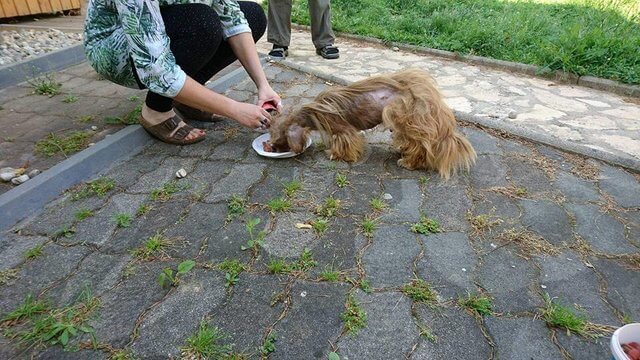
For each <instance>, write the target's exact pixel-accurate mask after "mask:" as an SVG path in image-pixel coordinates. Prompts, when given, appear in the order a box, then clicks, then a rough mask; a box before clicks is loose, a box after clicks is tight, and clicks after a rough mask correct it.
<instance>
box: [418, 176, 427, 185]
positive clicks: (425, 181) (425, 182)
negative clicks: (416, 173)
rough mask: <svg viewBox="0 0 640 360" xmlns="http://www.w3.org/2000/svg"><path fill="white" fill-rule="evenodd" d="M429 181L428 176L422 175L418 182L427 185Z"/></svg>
mask: <svg viewBox="0 0 640 360" xmlns="http://www.w3.org/2000/svg"><path fill="white" fill-rule="evenodd" d="M427 183H429V178H428V177H426V176H420V178H419V179H418V184H420V185H422V186H425V185H427Z"/></svg>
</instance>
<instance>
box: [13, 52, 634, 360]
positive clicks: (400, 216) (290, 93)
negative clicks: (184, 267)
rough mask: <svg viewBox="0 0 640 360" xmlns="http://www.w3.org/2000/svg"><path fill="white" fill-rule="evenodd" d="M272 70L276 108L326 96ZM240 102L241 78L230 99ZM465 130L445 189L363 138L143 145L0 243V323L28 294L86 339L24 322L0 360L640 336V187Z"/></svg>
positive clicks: (363, 353)
mask: <svg viewBox="0 0 640 360" xmlns="http://www.w3.org/2000/svg"><path fill="white" fill-rule="evenodd" d="M343 56H344V55H343ZM267 73H268V76H269V77H270V78H271V79H273V85H274V87H275V89H276V90H277V91H278V92H280V93H281V94H283V96H284V99H285V102H286V103H287V104H288V105H293V104H300V103H304V102H307V101H310V99H311V98H312V97H313V96H315V95H317V94H318V93H319V92H320V91H322V90H324V89H327V88H328V86H329V85H327V84H326V83H325V82H324V81H322V80H319V79H317V78H315V77H312V76H309V75H306V74H302V73H298V72H295V71H293V70H291V69H287V68H283V67H279V66H277V65H275V64H270V65H268V66H267ZM254 91H255V90H254V88H253V85H252V84H251V83H250V82H249V81H248V80H245V81H243V82H241V83H239V84H237V85H236V86H235V87H234V88H232V89H230V90H229V91H228V92H227V95H229V96H231V97H233V98H234V99H236V100H240V101H252V100H253V98H254V96H255V94H254ZM462 131H463V132H464V133H465V134H466V135H467V136H468V137H469V139H470V141H471V142H472V144H473V145H474V147H475V149H476V151H477V152H478V154H479V158H478V163H477V165H476V166H475V167H474V168H473V169H472V171H471V172H470V173H469V174H461V175H459V176H456V177H455V178H454V179H452V181H450V182H448V183H444V182H442V181H441V180H440V179H439V178H438V177H437V176H435V175H434V174H433V173H427V172H421V171H406V170H404V169H401V168H399V167H397V166H396V160H397V155H396V154H394V153H393V152H392V151H390V149H389V148H388V146H387V145H385V144H379V143H373V144H370V145H369V146H368V149H367V152H366V155H365V157H364V159H363V160H362V162H360V163H356V164H352V165H348V164H345V163H334V162H331V161H329V160H328V159H327V157H326V155H325V154H324V152H323V151H322V147H321V146H320V144H318V143H316V144H315V145H314V147H312V148H310V149H308V150H307V151H306V152H305V153H304V154H302V155H300V156H298V157H296V158H293V159H287V160H269V159H264V158H261V157H259V156H257V154H255V153H254V152H253V151H252V150H251V148H250V145H249V144H250V143H251V141H252V140H253V139H254V138H255V136H256V135H257V134H256V133H254V132H249V131H246V130H243V129H239V128H238V127H237V126H235V124H234V123H233V122H231V121H225V122H222V123H218V124H212V125H209V132H208V138H207V140H206V141H205V142H203V143H200V144H197V145H194V146H188V147H177V146H171V145H166V144H162V143H156V144H154V145H152V146H151V147H149V148H147V149H146V150H145V151H144V152H143V153H141V154H139V155H137V156H135V157H133V158H132V159H131V160H129V161H127V162H126V163H123V164H121V165H119V166H117V167H116V168H114V169H111V170H110V171H109V172H108V173H106V174H104V177H103V178H101V179H100V180H96V181H95V182H93V183H92V185H91V186H82V187H79V188H77V189H72V190H71V191H70V192H68V193H67V194H65V195H64V196H62V197H61V198H60V199H59V200H57V201H55V202H53V203H51V204H50V205H48V206H47V208H46V209H45V210H44V212H43V213H42V214H41V215H39V216H37V217H36V218H34V219H30V220H28V221H25V222H23V223H22V224H19V225H18V226H17V227H16V228H15V229H14V230H13V231H12V232H9V233H6V234H2V235H0V237H1V238H2V240H1V241H0V292H1V293H2V296H1V297H0V314H7V313H9V312H11V311H13V310H14V309H16V308H17V307H19V306H20V305H21V304H24V303H25V302H26V301H27V299H28V296H29V294H32V295H33V296H34V297H35V298H37V299H39V300H42V301H44V300H45V299H46V300H47V301H48V302H47V304H48V305H47V307H46V309H48V310H50V311H51V312H52V314H57V315H55V316H54V317H53V318H54V319H57V320H58V321H64V319H65V318H62V317H61V315H60V314H73V316H71V317H70V318H68V320H66V323H67V324H69V326H72V327H74V328H75V329H80V328H81V326H83V327H82V329H84V330H86V331H87V332H89V333H90V334H93V335H94V336H95V343H94V345H95V347H94V345H92V343H91V338H90V336H88V335H87V334H83V332H82V331H80V330H78V335H76V336H70V340H69V342H68V344H67V349H68V350H69V351H63V347H62V346H60V345H55V346H54V345H51V344H43V343H42V341H41V340H42V339H43V337H44V336H45V335H46V331H38V330H37V328H35V327H34V324H35V323H36V322H37V321H38V319H40V322H39V323H42V321H43V319H46V317H45V315H44V314H42V313H38V312H35V314H32V315H31V316H26V315H25V316H22V317H20V318H18V319H14V320H6V321H3V322H2V323H1V325H0V327H2V329H3V333H4V334H6V335H5V336H2V337H0V358H3V359H4V358H18V359H25V358H31V357H32V356H33V357H35V358H42V359H104V358H109V357H111V358H118V359H123V358H129V359H131V358H134V357H135V358H139V359H161V358H171V357H172V358H177V357H181V356H182V357H184V358H197V357H196V356H197V354H198V350H200V351H203V348H196V347H194V346H193V345H190V340H189V339H192V341H191V343H193V337H194V336H195V335H197V334H200V335H206V334H205V331H204V330H203V326H204V327H208V328H209V329H211V328H214V327H216V328H217V329H218V330H217V331H218V332H219V333H218V335H221V336H222V337H221V338H220V339H218V340H217V342H216V343H215V344H216V346H214V347H213V348H212V347H210V348H208V350H211V351H214V350H215V351H222V352H224V353H227V354H229V353H234V354H236V355H238V357H236V358H250V359H254V358H261V357H268V358H269V359H314V358H317V359H326V358H327V357H328V355H329V353H330V352H336V353H337V354H339V356H340V357H341V359H363V358H371V359H403V358H411V359H445V358H451V357H455V358H459V359H495V358H501V359H514V358H523V359H530V358H533V359H560V358H566V359H570V358H573V359H605V358H608V357H609V355H608V354H609V350H608V343H607V342H608V337H607V336H608V335H610V333H611V330H612V329H614V328H615V327H618V326H620V325H621V324H623V323H624V322H628V321H638V320H640V307H639V306H638V301H637V299H638V298H639V297H640V262H639V259H640V240H639V239H640V196H635V195H638V194H640V182H639V179H638V178H637V177H636V176H635V175H633V174H631V173H629V172H627V171H625V170H622V169H620V168H617V167H613V166H609V165H607V164H604V163H602V162H600V161H596V160H592V159H585V158H582V157H579V156H576V155H571V154H567V153H563V152H561V151H557V150H554V149H552V148H549V147H547V146H543V145H539V144H535V143H530V142H527V141H523V140H519V139H514V138H510V137H509V136H505V135H498V134H493V133H488V132H485V131H482V130H480V129H477V128H475V127H473V126H467V127H464V128H463V129H462ZM372 138H382V137H380V136H375V135H372ZM180 168H184V169H185V170H186V171H187V173H188V175H187V177H186V178H184V179H181V180H176V179H175V176H174V173H175V172H176V170H178V169H180ZM372 199H378V200H377V201H374V202H373V203H372ZM421 218H422V226H415V225H416V224H417V223H419V222H421ZM253 219H260V222H259V223H258V224H255V221H252V220H253ZM432 221H435V223H434V222H432ZM251 223H253V224H254V225H255V228H254V229H253V230H252V231H249V230H248V229H247V226H248V225H249V224H251ZM298 224H314V226H315V229H306V228H299V227H298V226H297V225H298ZM412 229H418V230H421V231H422V232H424V233H425V234H419V233H416V232H415V231H413V230H412ZM429 229H430V230H431V231H432V232H429V231H427V230H429ZM251 239H253V240H255V241H257V242H256V243H255V245H254V247H253V248H252V246H251V244H249V243H248V241H249V240H251ZM243 247H249V248H250V249H248V250H242V249H243ZM188 260H194V261H195V266H194V268H193V269H191V270H190V271H187V272H186V273H184V274H181V275H175V271H176V270H177V268H178V264H180V263H182V262H184V261H188ZM163 269H173V272H172V274H173V276H177V278H178V280H177V281H176V282H175V283H174V284H173V286H171V285H170V283H171V281H170V280H169V281H168V282H169V284H165V286H161V285H160V284H159V282H158V277H159V276H160V274H161V273H162V272H163V271H165V270H163ZM166 271H168V270H166ZM88 291H90V293H89V292H88ZM81 294H85V295H84V296H81ZM87 294H89V295H87ZM547 295H548V296H549V297H550V298H551V299H552V301H553V304H560V305H561V306H563V308H566V309H569V310H570V311H572V312H574V313H576V314H580V316H583V317H584V318H585V319H586V320H585V321H586V322H584V323H582V325H584V326H583V327H582V329H581V331H583V333H582V335H578V334H576V333H571V335H567V331H566V330H564V329H560V328H557V327H554V326H552V325H550V324H548V323H547V321H546V320H549V322H551V318H549V317H547V318H545V316H544V314H550V315H548V316H551V317H553V316H554V314H555V315H557V312H554V311H552V309H554V308H555V309H556V311H557V308H556V307H554V306H552V303H549V302H546V300H545V297H546V296H547ZM31 307H33V303H31ZM15 316H18V314H17V313H16V315H15ZM15 316H14V317H15ZM54 321H55V320H54ZM203 324H204V325H203ZM199 329H200V330H199ZM21 334H22V335H21ZM60 336H61V335H56V336H55V337H54V339H58V340H61V339H60ZM591 336H595V338H591ZM599 336H602V337H599ZM20 338H23V339H26V340H25V341H24V342H23V343H22V344H21V343H20V342H19V339H20ZM205 350H206V349H205ZM116 356H120V357H116ZM125 356H128V357H125ZM243 356H244V357H243ZM214 358H215V357H214Z"/></svg>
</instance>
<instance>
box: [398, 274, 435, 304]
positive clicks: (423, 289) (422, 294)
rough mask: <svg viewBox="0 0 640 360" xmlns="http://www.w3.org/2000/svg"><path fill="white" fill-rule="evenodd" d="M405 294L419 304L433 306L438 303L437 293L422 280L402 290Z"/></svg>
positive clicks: (412, 282) (414, 281)
mask: <svg viewBox="0 0 640 360" xmlns="http://www.w3.org/2000/svg"><path fill="white" fill-rule="evenodd" d="M400 291H402V293H403V294H405V295H407V296H408V297H410V298H411V300H413V301H415V302H418V303H425V304H433V303H435V302H436V301H437V295H436V293H435V292H434V291H433V290H431V287H430V286H429V284H427V283H426V282H425V281H424V280H422V279H415V280H413V281H411V283H410V284H407V285H405V286H403V287H402V289H400Z"/></svg>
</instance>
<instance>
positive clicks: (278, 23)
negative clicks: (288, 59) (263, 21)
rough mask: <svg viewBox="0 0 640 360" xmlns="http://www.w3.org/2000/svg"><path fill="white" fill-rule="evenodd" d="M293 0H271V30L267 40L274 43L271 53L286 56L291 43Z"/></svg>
mask: <svg viewBox="0 0 640 360" xmlns="http://www.w3.org/2000/svg"><path fill="white" fill-rule="evenodd" d="M291 7H292V0H269V19H268V22H269V30H268V33H267V41H268V42H270V43H272V44H273V49H272V50H271V52H269V55H271V56H273V57H281V58H283V57H285V56H287V55H288V53H287V50H288V49H289V45H290V44H291Z"/></svg>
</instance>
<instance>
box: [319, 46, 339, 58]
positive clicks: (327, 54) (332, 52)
mask: <svg viewBox="0 0 640 360" xmlns="http://www.w3.org/2000/svg"><path fill="white" fill-rule="evenodd" d="M316 54H318V55H320V56H322V57H323V58H325V59H337V58H339V57H340V50H338V48H337V47H335V46H333V45H327V46H323V47H321V48H319V49H316Z"/></svg>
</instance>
